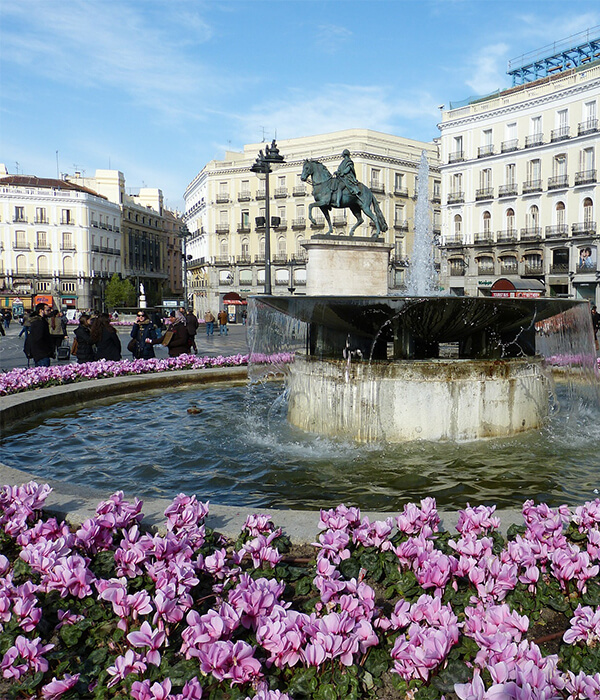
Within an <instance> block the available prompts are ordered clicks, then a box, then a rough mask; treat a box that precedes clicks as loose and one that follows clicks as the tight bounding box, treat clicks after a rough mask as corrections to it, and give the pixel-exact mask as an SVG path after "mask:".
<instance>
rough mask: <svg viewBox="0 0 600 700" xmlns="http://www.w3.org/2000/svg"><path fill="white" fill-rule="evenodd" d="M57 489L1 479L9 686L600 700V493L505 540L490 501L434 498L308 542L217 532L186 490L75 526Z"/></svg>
mask: <svg viewBox="0 0 600 700" xmlns="http://www.w3.org/2000/svg"><path fill="white" fill-rule="evenodd" d="M49 492H50V488H49V487H48V486H46V485H41V486H40V485H38V484H36V483H35V482H30V483H28V484H26V485H23V486H5V487H3V488H2V489H1V490H0V527H1V532H0V538H1V540H2V552H3V554H2V555H0V624H1V634H0V658H1V661H0V671H1V673H2V676H3V678H4V679H5V685H4V686H2V685H0V693H1V694H2V697H6V698H20V697H27V698H46V699H57V698H112V697H115V698H134V700H159V699H162V700H175V699H176V700H195V699H199V698H213V699H216V698H231V699H237V700H242V699H243V698H258V699H259V700H275V699H280V700H281V699H285V698H300V697H302V698H312V699H314V700H335V699H336V698H339V699H340V700H342V699H344V700H346V699H347V698H355V699H358V698H371V697H372V698H378V699H379V700H381V698H420V699H421V700H425V699H429V698H442V697H445V698H447V699H449V698H462V699H463V700H466V699H473V700H480V699H481V700H482V699H483V698H544V699H550V698H571V699H575V698H588V699H589V698H599V697H600V674H599V673H598V672H597V671H598V669H599V668H600V609H599V607H598V605H599V604H600V576H599V566H598V561H599V558H600V500H596V501H594V502H590V503H587V504H585V505H584V506H582V507H579V508H577V509H575V511H574V512H571V511H570V510H569V509H568V508H567V507H566V506H562V507H560V508H558V509H550V508H548V507H547V506H546V505H544V504H540V505H534V503H533V502H532V501H527V502H526V503H525V504H524V506H523V525H522V526H521V527H515V526H513V527H511V529H509V531H508V535H507V538H504V537H502V536H501V535H500V534H499V526H500V522H499V519H498V518H497V517H496V516H495V515H494V508H493V507H485V506H480V507H476V508H471V507H468V508H466V509H465V510H464V511H461V512H460V515H459V519H458V524H457V526H456V532H455V533H453V534H452V533H443V532H440V531H439V522H440V521H439V517H438V513H437V511H436V506H435V501H434V500H433V499H430V498H427V499H424V500H423V501H422V502H421V504H420V505H415V504H408V505H406V506H405V507H404V510H403V512H402V513H400V514H399V515H398V516H396V517H390V518H388V519H387V520H386V521H379V522H369V520H368V519H367V518H365V517H361V514H360V512H359V511H358V509H356V508H346V507H345V506H343V505H342V506H338V507H337V508H336V509H334V510H330V511H321V514H320V520H319V528H320V530H322V533H321V534H320V535H319V537H318V541H317V542H316V543H314V549H311V551H310V552H309V553H308V554H309V556H306V554H307V553H306V552H303V553H302V554H303V555H304V556H302V557H299V556H298V554H297V553H296V554H294V552H293V550H292V551H291V552H290V543H289V541H288V540H287V538H286V537H285V536H284V535H283V534H282V531H281V529H280V528H278V527H276V526H275V525H274V524H273V523H272V522H271V521H270V520H269V518H268V517H267V516H264V515H249V516H248V517H247V519H246V523H245V525H244V527H243V530H242V532H241V534H240V536H239V538H238V539H237V541H236V542H227V541H225V540H224V539H223V538H222V537H221V536H219V535H218V534H217V533H215V532H213V531H211V530H210V529H209V528H207V527H206V525H205V518H206V515H207V513H208V504H204V503H201V502H199V501H197V500H196V498H195V497H194V496H192V497H188V496H185V495H183V494H181V495H179V496H178V497H177V498H175V499H174V501H173V503H172V504H171V505H170V506H169V507H168V508H167V510H166V511H165V517H166V534H164V535H153V534H150V533H145V532H143V530H142V528H141V527H140V521H141V518H142V503H141V502H140V501H138V500H137V499H136V500H135V501H133V502H127V501H125V500H124V498H123V494H122V493H116V494H114V495H113V496H112V497H111V498H110V499H108V500H107V501H104V502H102V503H100V504H99V505H98V508H97V510H96V514H95V516H94V517H92V518H90V519H89V520H87V521H86V522H84V523H83V524H82V525H81V526H80V527H79V528H77V529H72V528H69V527H68V526H67V524H65V523H64V522H58V521H57V520H56V519H54V518H44V517H42V511H41V509H42V508H43V506H44V501H45V499H46V497H47V495H48V494H49ZM549 612H551V613H552V615H551V616H550V617H549ZM549 619H552V620H553V625H554V626H553V633H552V634H547V629H545V628H544V626H543V625H544V621H548V620H549ZM546 624H547V622H546ZM556 630H558V631H556ZM549 644H554V645H555V646H556V653H549V648H548V645H549Z"/></svg>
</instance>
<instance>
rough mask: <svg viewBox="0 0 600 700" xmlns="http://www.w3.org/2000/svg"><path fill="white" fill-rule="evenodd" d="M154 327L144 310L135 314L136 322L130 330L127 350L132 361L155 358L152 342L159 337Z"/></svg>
mask: <svg viewBox="0 0 600 700" xmlns="http://www.w3.org/2000/svg"><path fill="white" fill-rule="evenodd" d="M159 335H160V334H159V332H158V330H157V328H156V326H155V325H154V324H153V323H152V321H151V320H150V318H149V317H148V312H147V311H146V310H145V309H140V310H139V311H138V312H137V316H136V321H135V323H134V324H133V328H132V329H131V341H130V343H129V345H128V346H127V349H128V350H129V351H130V352H131V354H132V355H133V357H134V359H143V360H149V359H150V358H152V357H156V355H155V353H154V345H153V342H154V341H155V340H156V339H157V338H158V337H159Z"/></svg>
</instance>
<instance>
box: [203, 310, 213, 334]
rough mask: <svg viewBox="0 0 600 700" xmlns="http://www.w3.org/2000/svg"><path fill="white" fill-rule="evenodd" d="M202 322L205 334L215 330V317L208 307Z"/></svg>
mask: <svg viewBox="0 0 600 700" xmlns="http://www.w3.org/2000/svg"><path fill="white" fill-rule="evenodd" d="M204 323H205V324H206V335H207V336H209V335H212V334H213V333H214V331H215V317H214V316H213V315H212V312H211V311H210V309H209V310H208V311H207V312H206V313H205V314H204Z"/></svg>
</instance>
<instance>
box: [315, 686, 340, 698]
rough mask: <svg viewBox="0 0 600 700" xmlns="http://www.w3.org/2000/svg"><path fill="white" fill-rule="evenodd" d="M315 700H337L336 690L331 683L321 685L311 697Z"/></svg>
mask: <svg viewBox="0 0 600 700" xmlns="http://www.w3.org/2000/svg"><path fill="white" fill-rule="evenodd" d="M313 698H314V699H315V700H337V699H338V694H337V689H336V687H335V685H333V683H321V685H319V687H318V688H317V692H316V693H315V694H314V695H313Z"/></svg>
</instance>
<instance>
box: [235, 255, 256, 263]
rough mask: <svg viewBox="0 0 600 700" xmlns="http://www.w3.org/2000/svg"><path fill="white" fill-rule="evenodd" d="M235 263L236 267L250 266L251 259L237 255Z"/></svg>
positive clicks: (247, 256)
mask: <svg viewBox="0 0 600 700" xmlns="http://www.w3.org/2000/svg"><path fill="white" fill-rule="evenodd" d="M235 261H236V263H237V264H238V265H252V258H251V257H250V256H249V255H238V256H237V257H236V259H235Z"/></svg>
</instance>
